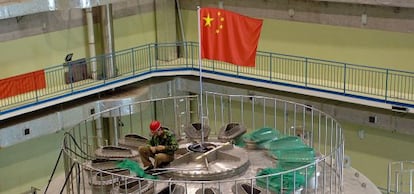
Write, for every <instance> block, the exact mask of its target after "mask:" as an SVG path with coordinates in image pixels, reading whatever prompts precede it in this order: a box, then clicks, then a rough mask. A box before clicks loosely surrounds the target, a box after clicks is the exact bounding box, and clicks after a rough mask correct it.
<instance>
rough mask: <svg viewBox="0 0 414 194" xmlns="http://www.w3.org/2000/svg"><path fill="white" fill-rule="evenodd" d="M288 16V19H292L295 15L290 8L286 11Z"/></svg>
mask: <svg viewBox="0 0 414 194" xmlns="http://www.w3.org/2000/svg"><path fill="white" fill-rule="evenodd" d="M288 15H289V17H293V16H294V15H295V10H294V9H292V8H290V9H289V10H288Z"/></svg>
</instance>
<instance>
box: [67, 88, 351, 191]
mask: <svg viewBox="0 0 414 194" xmlns="http://www.w3.org/2000/svg"><path fill="white" fill-rule="evenodd" d="M199 102H200V99H199V96H178V97H168V98H160V99H154V100H146V101H140V102H135V103H131V104H127V105H121V106H118V107H114V108H111V109H107V110H104V111H102V112H99V113H96V114H94V115H92V116H90V117H89V118H85V120H84V121H83V122H81V123H79V124H77V125H76V126H74V127H73V128H71V129H69V130H68V131H67V133H66V135H65V138H64V142H63V151H64V152H63V153H64V158H65V172H66V181H65V183H62V186H60V188H64V189H62V190H66V191H70V192H73V193H91V192H92V193H108V192H116V191H117V190H116V188H117V187H119V186H120V185H122V184H126V183H128V182H131V181H132V180H141V182H139V183H140V184H139V185H137V186H138V187H139V189H138V190H139V191H142V193H145V192H144V191H148V192H151V193H152V192H153V193H156V192H155V191H159V190H160V189H161V188H168V189H169V190H170V193H172V192H171V191H172V190H173V189H174V188H173V187H174V186H180V187H182V188H183V190H184V191H183V193H193V190H191V189H190V186H191V187H192V188H194V187H196V188H213V187H214V188H216V189H217V190H218V191H219V192H221V193H228V192H230V191H228V190H226V188H228V185H229V184H230V185H235V184H240V183H246V184H250V185H256V183H257V181H258V180H260V181H262V182H263V181H265V182H266V183H265V184H264V185H265V186H263V185H262V189H264V190H266V192H268V191H271V190H270V188H269V187H270V186H269V185H270V182H269V181H270V178H271V177H274V176H281V177H283V176H288V174H289V173H290V174H292V173H293V174H294V176H295V172H302V174H303V172H305V173H304V176H305V180H306V182H305V184H304V185H301V187H300V190H297V187H294V188H295V189H294V191H292V192H293V193H296V192H302V193H342V192H343V188H342V185H343V154H344V136H343V131H342V128H341V126H340V124H339V123H337V121H336V120H335V119H334V118H332V117H331V116H329V115H327V114H325V113H323V112H322V111H319V110H317V109H315V108H313V107H309V106H306V105H303V104H298V103H295V102H289V101H285V100H280V99H276V98H270V97H263V96H246V95H225V94H220V93H214V92H206V93H205V95H203V107H204V108H203V110H204V111H203V112H204V114H203V115H204V117H203V118H204V122H205V123H206V124H208V125H209V126H210V127H211V133H210V136H212V137H211V138H209V141H211V140H213V139H214V137H216V136H217V135H218V133H219V132H218V130H219V129H220V128H221V127H222V126H223V125H225V124H227V123H230V122H232V123H234V122H237V123H240V124H242V125H244V126H246V128H247V129H248V132H251V131H253V130H256V129H259V128H262V127H271V128H274V129H277V130H279V131H280V132H281V133H283V134H285V135H297V134H298V133H297V132H298V131H299V130H300V132H301V134H302V135H303V138H304V142H306V144H307V145H308V146H309V147H311V148H313V149H314V150H315V153H317V157H316V158H315V161H314V162H313V163H309V164H307V165H303V166H300V167H298V168H295V169H291V170H287V171H284V172H279V173H275V174H271V175H265V176H252V177H243V178H234V179H226V180H214V181H186V180H175V179H173V178H172V179H168V180H149V179H143V178H138V177H132V176H126V175H125V176H123V175H119V174H114V173H111V172H105V171H102V170H100V169H95V168H93V167H91V165H89V164H90V163H88V162H90V160H92V159H94V158H95V157H96V155H95V150H96V149H98V148H99V147H101V146H102V145H117V143H118V138H116V137H123V136H124V135H125V134H129V133H135V134H140V135H142V136H147V135H148V134H147V133H148V130H147V124H148V123H149V122H150V121H151V120H153V119H157V120H160V121H161V122H162V123H163V126H168V128H170V130H173V131H174V132H175V134H176V135H177V136H178V139H181V140H182V139H185V135H184V127H185V126H187V125H188V124H191V123H197V122H199V119H200V115H199V106H198V104H199ZM310 169H316V171H317V173H313V174H312V175H311V174H310V173H309V174H308V170H310ZM98 173H99V176H102V175H106V176H107V177H110V178H109V179H108V180H110V181H113V182H111V183H110V184H107V185H106V186H100V187H98V188H97V187H96V185H95V186H92V185H91V182H93V180H92V177H96V175H97V174H98ZM312 178H314V179H312ZM283 181H285V180H284V179H283V178H282V179H281V183H280V184H281V185H283V184H284V182H283ZM63 184H64V185H63ZM293 184H295V183H293ZM310 185H313V186H312V187H310ZM149 187H150V188H149ZM252 192H253V189H252ZM280 192H285V191H282V190H281V191H280ZM137 193H141V192H137Z"/></svg>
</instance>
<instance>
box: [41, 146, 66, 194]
mask: <svg viewBox="0 0 414 194" xmlns="http://www.w3.org/2000/svg"><path fill="white" fill-rule="evenodd" d="M62 153H63V149H60V153H59V156H58V159H57V160H56V164H55V167H53V171H52V174H51V175H50V179H49V181H48V183H47V186H46V189H45V192H44V194H46V192H47V189H48V188H49V185H50V182H52V179H53V175H54V174H55V172H56V168H57V166H58V164H59V161H60V157H61V156H62Z"/></svg>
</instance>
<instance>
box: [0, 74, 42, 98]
mask: <svg viewBox="0 0 414 194" xmlns="http://www.w3.org/2000/svg"><path fill="white" fill-rule="evenodd" d="M42 88H46V79H45V71H44V70H39V71H34V72H30V73H25V74H22V75H17V76H13V77H8V78H5V79H1V80H0V99H3V98H7V97H10V96H16V95H19V94H23V93H26V92H30V91H34V90H38V89H42Z"/></svg>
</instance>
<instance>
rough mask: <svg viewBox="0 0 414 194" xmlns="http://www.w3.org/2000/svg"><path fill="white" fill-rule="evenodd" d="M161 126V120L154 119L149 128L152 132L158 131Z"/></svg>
mask: <svg viewBox="0 0 414 194" xmlns="http://www.w3.org/2000/svg"><path fill="white" fill-rule="evenodd" d="M160 127H161V123H160V122H159V121H156V120H155V121H152V122H151V123H150V125H149V128H150V130H151V131H152V132H154V131H157V130H158V129H159V128H160Z"/></svg>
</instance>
